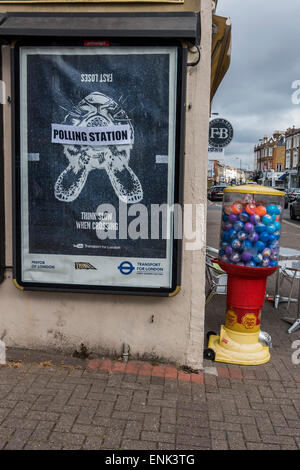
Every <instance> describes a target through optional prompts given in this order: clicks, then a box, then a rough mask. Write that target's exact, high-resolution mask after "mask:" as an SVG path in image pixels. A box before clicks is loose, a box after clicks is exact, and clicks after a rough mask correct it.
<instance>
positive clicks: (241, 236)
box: [237, 230, 247, 241]
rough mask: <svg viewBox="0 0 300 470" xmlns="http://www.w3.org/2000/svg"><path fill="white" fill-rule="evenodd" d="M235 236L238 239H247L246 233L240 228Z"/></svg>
mask: <svg viewBox="0 0 300 470" xmlns="http://www.w3.org/2000/svg"><path fill="white" fill-rule="evenodd" d="M237 237H238V239H239V240H240V241H244V240H246V239H247V233H246V232H244V231H243V230H241V231H240V232H238V233H237Z"/></svg>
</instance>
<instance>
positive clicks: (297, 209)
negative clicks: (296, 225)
mask: <svg viewBox="0 0 300 470" xmlns="http://www.w3.org/2000/svg"><path fill="white" fill-rule="evenodd" d="M297 217H300V193H298V194H297V196H296V198H295V200H294V201H293V202H291V204H290V218H291V219H292V220H295V219H297Z"/></svg>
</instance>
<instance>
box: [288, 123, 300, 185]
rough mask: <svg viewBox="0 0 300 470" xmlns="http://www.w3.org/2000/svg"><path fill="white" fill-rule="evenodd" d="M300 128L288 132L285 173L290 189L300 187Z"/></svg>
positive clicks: (290, 129)
mask: <svg viewBox="0 0 300 470" xmlns="http://www.w3.org/2000/svg"><path fill="white" fill-rule="evenodd" d="M299 155H300V128H297V129H295V128H289V129H287V131H286V148H285V172H286V178H287V181H288V187H289V188H299V187H300V161H299Z"/></svg>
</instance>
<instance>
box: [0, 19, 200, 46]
mask: <svg viewBox="0 0 300 470" xmlns="http://www.w3.org/2000/svg"><path fill="white" fill-rule="evenodd" d="M30 36H47V37H49V36H50V37H53V36H56V37H93V38H98V37H101V38H103V37H104V38H126V37H142V38H170V39H173V38H180V39H186V40H188V41H189V42H191V43H193V44H199V43H200V13H199V12H198V13H197V12H177V13H176V12H161V13H150V12H143V13H142V12H134V13H121V12H118V13H96V12H94V13H33V12H26V13H24V12H23V13H14V12H12V13H5V14H2V15H0V37H2V38H12V37H13V38H15V37H30Z"/></svg>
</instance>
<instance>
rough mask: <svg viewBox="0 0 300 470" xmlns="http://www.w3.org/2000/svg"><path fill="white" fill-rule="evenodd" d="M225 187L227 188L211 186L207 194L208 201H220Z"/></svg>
mask: <svg viewBox="0 0 300 470" xmlns="http://www.w3.org/2000/svg"><path fill="white" fill-rule="evenodd" d="M226 187H227V186H212V187H211V188H210V189H209V192H208V194H207V197H208V199H210V200H211V201H222V199H223V193H224V189H225V188H226Z"/></svg>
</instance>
